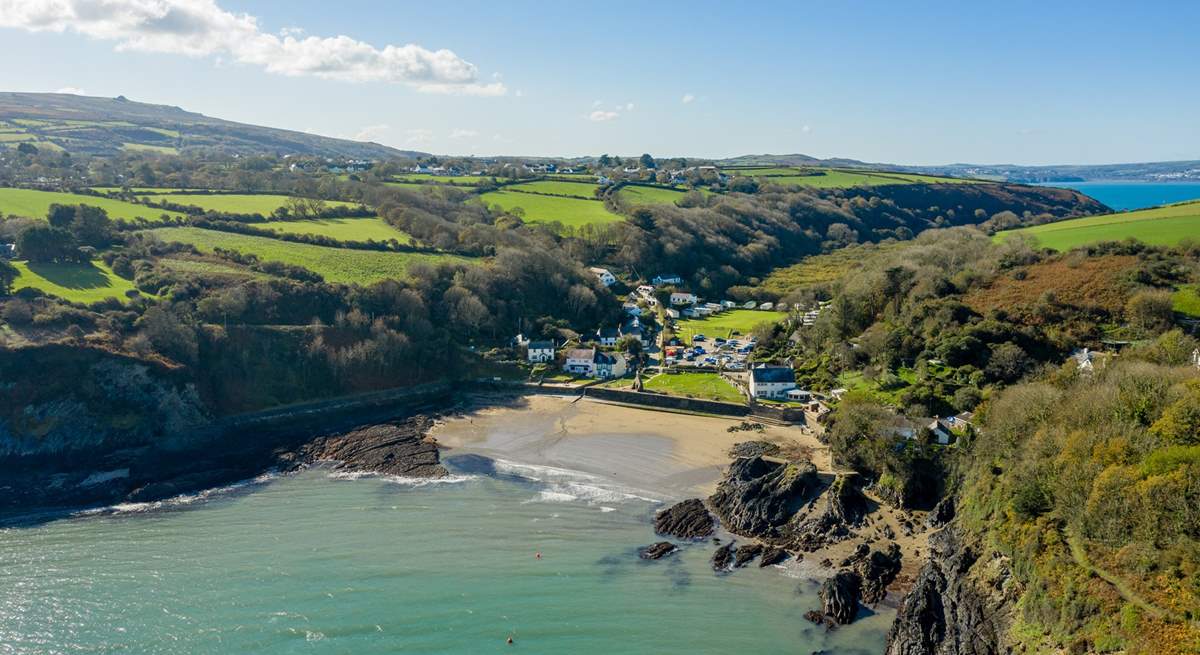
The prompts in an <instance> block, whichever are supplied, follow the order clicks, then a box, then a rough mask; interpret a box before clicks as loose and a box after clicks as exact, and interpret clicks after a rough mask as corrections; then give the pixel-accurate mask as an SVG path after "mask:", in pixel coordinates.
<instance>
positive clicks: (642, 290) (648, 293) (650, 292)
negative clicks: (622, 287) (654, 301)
mask: <svg viewBox="0 0 1200 655" xmlns="http://www.w3.org/2000/svg"><path fill="white" fill-rule="evenodd" d="M637 292H638V294H639V295H641V296H642V297H644V298H653V297H654V287H652V286H650V285H649V284H639V285H638V288H637Z"/></svg>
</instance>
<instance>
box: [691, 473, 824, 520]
mask: <svg viewBox="0 0 1200 655" xmlns="http://www.w3.org/2000/svg"><path fill="white" fill-rule="evenodd" d="M819 484H820V483H819V480H818V478H817V468H816V467H815V466H813V465H812V464H811V463H809V462H804V463H801V464H789V463H784V462H780V461H774V460H767V459H763V458H762V457H751V458H742V459H737V460H734V462H733V463H732V464H730V465H729V470H728V472H727V473H726V475H725V479H723V480H722V481H721V483H720V484H719V485H718V486H717V490H716V492H715V493H714V494H713V495H712V496H711V497H709V506H710V507H712V509H713V512H715V513H716V515H717V516H718V518H720V520H721V522H722V523H723V524H724V525H725V527H726V528H728V529H729V530H730V531H732V532H735V533H737V534H741V535H746V536H751V537H760V538H771V537H779V536H780V528H781V527H783V526H784V525H786V524H787V522H788V521H789V520H790V519H791V518H792V516H793V515H794V514H795V513H796V511H797V510H798V509H800V507H802V506H803V505H804V503H805V502H807V501H808V500H809V499H810V497H811V496H812V495H813V494H814V492H815V491H816V490H817V488H818V487H819Z"/></svg>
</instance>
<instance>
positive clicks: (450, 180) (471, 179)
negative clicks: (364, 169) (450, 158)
mask: <svg viewBox="0 0 1200 655" xmlns="http://www.w3.org/2000/svg"><path fill="white" fill-rule="evenodd" d="M392 179H393V180H395V181H397V182H437V183H439V184H462V185H468V186H471V185H476V184H480V183H482V182H487V181H490V180H491V179H492V178H491V177H489V176H487V175H430V174H427V173H405V174H403V175H396V176H394V177H393V178H392ZM497 179H498V180H499V181H503V180H504V178H497Z"/></svg>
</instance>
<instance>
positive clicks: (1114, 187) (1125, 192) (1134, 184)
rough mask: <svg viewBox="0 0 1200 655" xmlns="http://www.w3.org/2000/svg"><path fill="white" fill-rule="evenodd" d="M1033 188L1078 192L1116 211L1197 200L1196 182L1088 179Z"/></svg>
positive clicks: (1199, 194) (1199, 184)
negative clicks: (1053, 188) (1051, 188)
mask: <svg viewBox="0 0 1200 655" xmlns="http://www.w3.org/2000/svg"><path fill="white" fill-rule="evenodd" d="M1036 186H1045V187H1055V188H1059V189H1071V190H1074V191H1078V192H1080V193H1083V194H1086V195H1088V196H1091V197H1092V198H1095V199H1096V200H1099V201H1100V202H1102V203H1104V204H1106V205H1108V206H1109V207H1112V208H1113V209H1115V210H1118V211H1127V210H1131V209H1144V208H1146V207H1157V206H1159V205H1170V204H1174V203H1177V202H1187V201H1189V200H1200V182H1196V181H1178V182H1147V181H1141V180H1088V181H1086V182H1039V183H1038V184H1037V185H1036Z"/></svg>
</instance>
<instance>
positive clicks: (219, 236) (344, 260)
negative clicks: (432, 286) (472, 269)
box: [150, 227, 471, 285]
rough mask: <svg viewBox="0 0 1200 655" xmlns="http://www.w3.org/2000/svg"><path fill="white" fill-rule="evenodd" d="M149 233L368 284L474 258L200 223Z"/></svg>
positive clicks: (206, 249) (345, 281)
mask: <svg viewBox="0 0 1200 655" xmlns="http://www.w3.org/2000/svg"><path fill="white" fill-rule="evenodd" d="M150 233H151V234H153V235H155V236H157V237H158V238H159V239H161V240H163V241H168V242H170V241H178V242H181V243H190V244H192V245H194V246H196V247H197V248H199V249H200V250H201V251H202V252H212V250H213V249H214V248H224V249H227V250H236V251H238V252H240V253H242V254H253V255H257V256H258V258H259V259H260V260H262V261H276V262H283V263H285V264H292V265H295V266H302V267H304V268H307V269H308V270H310V271H313V272H314V273H319V274H320V275H321V276H322V277H324V278H325V280H326V281H328V282H340V283H343V284H362V285H367V284H371V283H373V282H378V281H380V280H388V279H403V278H405V277H407V275H408V274H407V271H408V267H409V266H411V265H413V264H417V263H427V264H436V263H438V262H442V261H456V262H464V263H465V262H470V261H471V260H470V259H468V258H466V257H458V256H455V255H438V254H426V253H402V252H383V251H377V250H351V249H349V248H328V247H325V246H314V245H309V244H306V243H293V242H289V241H280V240H279V239H272V238H270V237H259V236H251V235H246V234H235V233H232V232H218V231H216V230H205V229H201V228H197V227H167V228H160V229H156V230H152V231H151V232H150Z"/></svg>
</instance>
